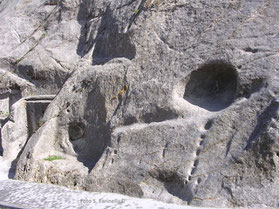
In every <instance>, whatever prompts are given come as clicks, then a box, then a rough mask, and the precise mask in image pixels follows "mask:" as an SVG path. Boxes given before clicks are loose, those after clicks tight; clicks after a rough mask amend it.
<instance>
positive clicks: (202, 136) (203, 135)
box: [201, 134, 205, 142]
mask: <svg viewBox="0 0 279 209" xmlns="http://www.w3.org/2000/svg"><path fill="white" fill-rule="evenodd" d="M201 139H205V134H202V135H201ZM201 142H202V141H201Z"/></svg>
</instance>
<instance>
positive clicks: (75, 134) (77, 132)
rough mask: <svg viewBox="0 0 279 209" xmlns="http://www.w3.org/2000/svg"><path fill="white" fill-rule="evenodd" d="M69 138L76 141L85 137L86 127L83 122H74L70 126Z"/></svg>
mask: <svg viewBox="0 0 279 209" xmlns="http://www.w3.org/2000/svg"><path fill="white" fill-rule="evenodd" d="M68 131H69V137H70V140H72V141H75V140H78V139H80V138H82V137H83V136H84V131H85V125H84V124H83V123H81V122H74V123H71V124H69V129H68Z"/></svg>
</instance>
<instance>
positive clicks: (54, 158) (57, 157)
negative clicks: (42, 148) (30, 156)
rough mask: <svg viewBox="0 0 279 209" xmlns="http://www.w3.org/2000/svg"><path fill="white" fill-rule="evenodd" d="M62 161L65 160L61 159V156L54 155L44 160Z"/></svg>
mask: <svg viewBox="0 0 279 209" xmlns="http://www.w3.org/2000/svg"><path fill="white" fill-rule="evenodd" d="M62 159H64V158H63V157H60V156H56V155H52V156H49V157H47V158H44V160H46V161H54V160H62Z"/></svg>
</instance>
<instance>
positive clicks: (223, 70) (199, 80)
mask: <svg viewBox="0 0 279 209" xmlns="http://www.w3.org/2000/svg"><path fill="white" fill-rule="evenodd" d="M187 80H188V81H187V84H186V87H185V93H184V96H183V97H184V99H185V100H187V101H188V102H189V103H191V104H193V105H197V106H199V107H201V108H204V109H206V110H209V111H220V110H222V109H224V108H226V107H228V106H230V105H231V104H232V103H233V102H234V99H235V97H236V94H237V90H238V74H237V72H236V70H235V68H234V67H233V66H232V65H231V64H229V63H226V62H223V61H214V62H210V63H208V64H205V65H203V66H202V67H201V68H199V69H198V70H196V71H193V72H192V73H191V74H190V75H189V77H188V79H187Z"/></svg>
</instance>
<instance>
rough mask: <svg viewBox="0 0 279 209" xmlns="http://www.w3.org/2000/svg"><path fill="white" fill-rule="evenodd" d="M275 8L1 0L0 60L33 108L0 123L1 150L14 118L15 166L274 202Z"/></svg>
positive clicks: (51, 177)
mask: <svg viewBox="0 0 279 209" xmlns="http://www.w3.org/2000/svg"><path fill="white" fill-rule="evenodd" d="M278 9H279V3H277V2H274V1H273V2H272V1H263V0H259V1H253V2H251V1H248V0H247V1H246V0H243V1H240V0H233V1H223V0H218V1H203V0H198V1H197V0H195V1H184V0H176V1H172V0H170V1H160V0H142V1H128V0H124V1H103V0H97V1H90V0H75V1H66V0H60V1H42V0H36V1H34V2H28V3H25V1H23V0H17V1H7V0H6V1H5V0H4V1H2V2H1V4H0V17H1V18H2V17H3V20H2V19H1V26H0V36H1V37H2V38H0V39H1V41H2V42H1V48H0V66H1V69H2V68H3V70H5V72H8V73H10V74H9V75H13V77H7V78H6V81H5V82H6V83H7V82H10V83H12V82H15V84H16V85H17V86H19V87H20V88H17V91H18V95H20V96H19V97H16V99H14V100H13V102H12V103H13V104H14V105H12V106H11V107H12V109H13V112H15V113H16V112H20V113H21V114H22V115H25V118H28V117H29V118H30V120H31V121H29V122H28V120H27V119H26V120H25V119H24V120H23V119H22V118H19V117H14V122H13V123H11V121H10V122H8V123H7V124H6V125H5V126H4V128H3V129H2V144H3V145H4V146H3V149H4V150H3V152H4V153H5V150H9V149H10V148H6V147H9V142H11V141H14V138H17V137H14V136H16V135H17V136H18V135H20V136H23V134H20V132H19V130H20V129H19V130H16V127H19V128H23V129H24V131H25V134H24V135H25V138H24V140H22V141H25V142H26V145H25V146H24V147H22V146H18V145H17V147H19V148H17V150H16V151H15V153H18V152H19V150H20V148H22V149H21V151H20V154H19V155H18V158H17V159H16V162H17V164H16V175H15V178H16V179H21V180H26V181H37V182H43V183H53V184H59V185H63V186H67V187H71V188H77V189H82V190H87V191H98V192H100V191H102V192H115V193H122V194H127V195H130V196H136V197H147V198H153V199H157V200H162V201H165V202H174V203H180V204H192V205H197V206H220V207H236V206H241V207H249V206H253V207H263V206H268V207H276V206H278V199H279V196H278V192H277V190H278V189H277V188H278V186H279V185H278V184H279V180H278V177H279V174H278V172H279V171H278V166H279V165H278V163H279V157H278V153H279V145H278V143H279V141H278V139H279V137H278V136H279V127H278V126H279V124H278V120H279V118H278V117H279V96H278V88H279V74H278V69H279V65H278V46H277V43H278V41H279V40H278V39H279V36H278V21H277V19H278V12H277V11H278ZM12 10H15V12H13V13H12V12H11V11H12ZM8 21H11V22H15V23H17V24H16V25H11V24H8V23H7V22H8ZM22 21H25V22H26V24H24V25H23V24H21V23H22ZM2 23H3V24H2ZM15 78H16V79H15ZM19 78H20V79H19ZM1 85H2V80H1ZM5 85H6V84H5V83H3V86H4V87H5ZM25 86H29V87H28V88H27V87H25ZM30 86H32V88H31V87H30ZM4 87H3V88H4ZM12 87H13V85H9V86H7V87H5V88H7V89H6V91H7V92H10V91H12V89H13V88H12ZM30 89H31V90H30ZM49 94H55V95H56V97H55V98H54V99H53V100H52V101H51V102H50V101H48V102H47V103H49V102H50V104H49V105H48V106H47V104H45V103H44V105H43V106H40V107H39V106H36V104H33V103H32V102H31V103H32V104H31V103H30V105H31V106H30V108H31V107H34V108H35V109H34V110H36V111H35V116H36V117H33V116H31V115H32V114H31V113H30V111H28V110H27V111H26V110H23V109H22V106H21V103H22V102H23V101H28V98H29V97H28V96H34V95H49ZM1 95H3V94H1ZM22 97H23V98H22ZM21 98H22V99H21ZM19 99H21V100H19ZM5 101H6V100H5ZM3 102H4V100H3ZM3 104H4V103H3ZM33 105H34V106H33ZM46 106H47V107H46ZM45 108H46V111H45V113H43V112H42V110H43V109H45ZM31 109H32V108H31ZM38 112H39V113H38ZM30 116H31V117H30ZM37 116H38V117H37ZM39 121H41V125H40V127H39V126H38V123H40V122H39ZM12 124H13V125H12ZM15 124H19V125H18V126H17V125H15ZM32 124H35V125H32ZM34 127H35V128H34ZM5 130H6V131H5ZM8 130H10V132H8ZM11 132H13V135H14V136H13V135H12V134H10V133H11ZM3 133H4V135H3ZM27 133H28V134H27ZM3 142H4V143H3ZM18 142H19V141H18ZM13 151H14V150H13ZM6 152H7V153H11V151H6ZM12 156H13V157H12V158H14V157H15V154H12ZM4 157H5V155H4ZM48 159H56V160H52V161H51V160H50V161H49V160H48Z"/></svg>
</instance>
